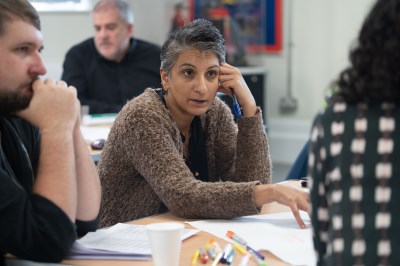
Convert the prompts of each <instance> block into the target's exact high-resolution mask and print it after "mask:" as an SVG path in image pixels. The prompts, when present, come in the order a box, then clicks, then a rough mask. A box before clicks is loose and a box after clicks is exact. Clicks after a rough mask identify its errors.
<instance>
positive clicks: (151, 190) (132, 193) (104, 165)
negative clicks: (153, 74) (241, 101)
mask: <svg viewBox="0 0 400 266" xmlns="http://www.w3.org/2000/svg"><path fill="white" fill-rule="evenodd" d="M201 122H202V126H203V129H204V132H205V138H206V150H207V158H208V172H209V180H210V182H202V181H198V180H196V179H195V178H194V177H193V174H192V173H191V171H190V169H189V168H188V167H187V166H186V164H185V161H184V159H183V143H182V141H181V136H180V132H179V130H178V127H177V125H176V123H175V122H174V121H173V120H172V119H171V116H170V115H169V112H168V109H166V107H165V105H164V104H163V102H162V100H161V99H160V97H159V95H158V94H157V93H156V92H155V91H154V89H146V91H145V92H144V93H142V94H141V95H139V96H138V97H136V98H134V99H132V100H131V101H130V102H128V103H127V104H126V105H125V106H124V108H123V109H122V111H121V112H120V113H119V115H118V117H117V119H116V121H115V123H114V125H113V127H112V128H111V131H110V134H109V136H108V139H107V142H106V144H105V146H104V149H103V151H102V153H101V157H100V161H99V165H98V170H99V174H100V178H101V183H102V197H103V200H102V209H101V227H104V226H109V225H113V224H115V223H118V222H127V221H131V220H134V219H138V218H141V217H145V216H149V215H153V214H158V213H160V212H161V211H162V210H163V209H165V207H166V208H167V209H168V210H169V211H170V212H171V213H172V214H174V215H177V216H180V217H184V218H232V217H237V216H243V215H251V214H257V213H258V212H259V209H258V208H257V206H256V204H255V202H254V195H253V193H254V186H255V185H257V184H260V183H269V182H270V180H271V179H270V176H271V161H270V156H269V149H268V141H267V136H266V134H265V131H264V126H263V121H262V114H261V112H259V113H258V114H257V115H255V116H254V117H243V118H241V119H240V120H239V122H238V125H236V123H235V122H234V120H233V116H232V113H231V111H230V109H229V107H228V106H227V105H226V104H225V103H224V102H222V101H221V100H220V99H219V98H218V97H216V98H215V100H214V103H213V104H212V106H211V108H210V109H209V110H208V111H207V112H206V113H205V114H204V115H202V116H201Z"/></svg>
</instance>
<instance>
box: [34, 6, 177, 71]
mask: <svg viewBox="0 0 400 266" xmlns="http://www.w3.org/2000/svg"><path fill="white" fill-rule="evenodd" d="M175 1H176V0H162V1H159V0H128V2H129V4H130V5H131V8H132V10H133V13H134V16H135V26H134V35H135V37H138V38H141V39H144V40H148V41H151V42H154V43H157V44H160V45H161V44H162V43H163V42H164V39H165V37H166V34H167V32H168V30H169V20H170V17H171V16H172V12H173V5H174V3H175ZM94 2H95V1H94ZM150 10H151V11H150ZM40 17H41V20H42V33H43V35H44V38H45V49H44V51H43V58H44V61H45V62H46V66H47V69H48V73H47V75H46V76H48V77H53V78H60V77H61V73H62V63H63V61H64V55H65V53H66V52H67V51H68V49H69V48H70V47H71V46H72V45H74V44H76V43H78V42H81V41H83V40H84V39H86V38H89V37H92V36H93V33H94V29H93V26H92V19H91V14H90V12H56V13H51V12H41V13H40Z"/></svg>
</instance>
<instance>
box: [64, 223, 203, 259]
mask: <svg viewBox="0 0 400 266" xmlns="http://www.w3.org/2000/svg"><path fill="white" fill-rule="evenodd" d="M198 231H199V230H196V229H184V230H183V231H182V235H181V237H182V240H184V239H186V238H188V237H190V236H192V235H194V234H196V233H197V232H198ZM67 258H68V259H96V260H97V259H112V260H148V259H150V258H151V247H150V240H149V238H148V236H147V232H146V227H145V226H144V225H133V224H123V223H118V224H116V225H114V226H111V227H108V228H105V229H99V230H97V231H96V232H90V233H88V234H87V235H85V236H84V237H82V238H81V239H79V240H77V241H76V242H75V243H74V246H73V247H72V249H71V252H70V255H69V256H68V257H67Z"/></svg>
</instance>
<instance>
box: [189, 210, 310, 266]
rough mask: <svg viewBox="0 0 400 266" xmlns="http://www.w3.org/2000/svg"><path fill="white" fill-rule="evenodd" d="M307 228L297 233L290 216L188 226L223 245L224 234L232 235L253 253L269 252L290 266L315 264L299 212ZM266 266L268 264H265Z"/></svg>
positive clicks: (292, 218)
mask: <svg viewBox="0 0 400 266" xmlns="http://www.w3.org/2000/svg"><path fill="white" fill-rule="evenodd" d="M301 217H302V218H303V220H304V222H305V223H306V225H307V228H306V229H300V227H299V226H298V224H297V222H296V220H295V219H294V216H293V214H292V213H291V212H284V213H276V214H266V215H253V216H243V217H239V218H235V219H230V220H201V221H194V222H188V223H189V224H190V225H192V226H193V227H195V228H197V229H200V230H202V231H206V232H208V233H210V234H213V235H215V236H217V237H219V238H223V239H225V240H227V241H231V242H232V240H231V239H230V238H228V237H227V236H226V232H227V231H228V230H230V231H233V232H235V233H236V234H238V235H239V236H241V237H242V238H244V239H245V240H247V243H248V245H249V246H250V247H252V248H253V249H255V250H262V249H265V250H269V251H270V252H272V253H274V254H275V255H276V256H277V257H279V258H280V259H282V260H284V261H286V262H288V263H290V264H292V265H309V266H311V265H312V266H314V265H315V264H316V259H315V254H314V249H313V243H312V232H311V228H310V227H311V222H310V217H309V216H308V214H307V213H306V212H303V211H302V212H301ZM266 263H267V265H268V261H266Z"/></svg>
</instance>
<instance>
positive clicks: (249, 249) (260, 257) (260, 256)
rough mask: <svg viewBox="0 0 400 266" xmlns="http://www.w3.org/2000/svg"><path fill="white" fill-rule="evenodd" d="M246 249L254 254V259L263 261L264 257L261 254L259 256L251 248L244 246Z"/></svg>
mask: <svg viewBox="0 0 400 266" xmlns="http://www.w3.org/2000/svg"><path fill="white" fill-rule="evenodd" d="M246 249H247V250H248V251H251V253H252V254H254V255H255V256H256V257H258V258H259V259H261V260H264V259H265V257H264V256H263V255H262V254H260V253H259V252H257V251H256V250H254V249H252V248H251V247H249V246H246Z"/></svg>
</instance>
